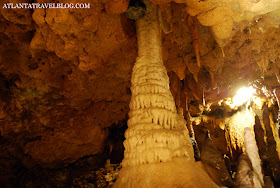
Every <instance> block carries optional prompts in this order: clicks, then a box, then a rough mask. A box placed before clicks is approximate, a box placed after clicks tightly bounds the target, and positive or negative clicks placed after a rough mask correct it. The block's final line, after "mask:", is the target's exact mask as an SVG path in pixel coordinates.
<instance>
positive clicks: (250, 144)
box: [244, 127, 264, 186]
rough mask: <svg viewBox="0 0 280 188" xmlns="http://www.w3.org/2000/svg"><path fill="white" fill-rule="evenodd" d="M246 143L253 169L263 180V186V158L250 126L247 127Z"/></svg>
mask: <svg viewBox="0 0 280 188" xmlns="http://www.w3.org/2000/svg"><path fill="white" fill-rule="evenodd" d="M244 130H245V134H244V139H245V145H246V153H247V155H248V157H249V159H250V160H251V163H252V166H253V170H254V172H255V173H256V174H257V177H258V179H259V181H260V182H261V184H262V186H263V185H264V181H263V174H262V166H261V159H260V156H259V152H258V146H257V143H256V140H255V137H254V135H253V134H252V132H251V129H250V128H249V127H245V129H244Z"/></svg>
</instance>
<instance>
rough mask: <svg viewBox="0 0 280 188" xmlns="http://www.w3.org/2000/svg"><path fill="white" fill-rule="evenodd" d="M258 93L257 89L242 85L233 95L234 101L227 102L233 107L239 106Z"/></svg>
mask: <svg viewBox="0 0 280 188" xmlns="http://www.w3.org/2000/svg"><path fill="white" fill-rule="evenodd" d="M255 93H256V90H255V89H254V88H253V87H252V86H250V87H242V88H241V89H239V91H238V92H237V94H236V95H235V96H234V97H233V99H232V101H231V102H229V101H226V104H227V105H229V106H230V107H231V108H235V107H237V106H241V105H242V104H244V103H245V102H247V101H249V100H250V99H251V98H252V97H253V95H254V94H255Z"/></svg>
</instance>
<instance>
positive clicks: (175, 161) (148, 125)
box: [114, 1, 216, 187]
mask: <svg viewBox="0 0 280 188" xmlns="http://www.w3.org/2000/svg"><path fill="white" fill-rule="evenodd" d="M145 4H146V6H147V12H146V16H145V17H144V18H143V19H139V20H137V21H136V27H137V39H138V58H137V60H136V63H135V65H134V68H133V72H132V78H131V82H132V86H131V91H132V97H131V102H130V112H129V117H130V118H129V120H128V129H127V131H126V133H125V137H126V140H125V141H124V146H125V152H124V159H123V162H122V167H123V168H122V170H121V172H120V175H119V178H118V180H117V182H116V184H115V185H114V187H174V186H178V187H216V185H215V184H214V183H213V182H212V180H211V179H210V178H209V176H208V175H207V174H206V173H205V172H204V171H203V170H202V169H200V168H199V166H196V163H195V162H194V153H193V149H192V145H191V142H190V138H189V134H188V130H187V128H186V122H185V120H184V118H183V114H182V112H181V110H178V111H179V112H181V113H180V115H178V113H177V109H176V105H175V102H174V99H173V97H172V94H171V92H170V90H169V78H168V76H167V71H166V69H165V67H164V65H163V61H162V51H161V48H162V46H161V28H160V24H159V21H158V20H159V19H158V17H159V10H158V8H157V6H155V5H153V4H152V3H151V2H149V1H145Z"/></svg>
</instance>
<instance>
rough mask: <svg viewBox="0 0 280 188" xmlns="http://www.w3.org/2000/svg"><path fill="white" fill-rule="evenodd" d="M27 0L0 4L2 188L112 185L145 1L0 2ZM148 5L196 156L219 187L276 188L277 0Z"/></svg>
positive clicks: (279, 155)
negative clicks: (34, 6)
mask: <svg viewBox="0 0 280 188" xmlns="http://www.w3.org/2000/svg"><path fill="white" fill-rule="evenodd" d="M23 2H27V3H45V2H46V1H45V0H25V1H24V0H5V1H1V2H0V7H1V9H0V10H1V11H0V187H112V186H114V183H115V182H116V180H117V178H118V175H119V171H120V170H121V169H122V165H121V163H122V161H123V159H124V152H125V147H124V145H123V142H124V141H125V139H126V137H127V135H125V132H126V130H127V129H128V126H127V122H128V120H129V118H130V115H129V111H130V109H131V106H130V101H131V100H132V88H131V80H132V78H133V76H132V71H133V66H134V64H135V62H136V61H137V57H138V55H139V54H138V52H140V51H139V50H140V49H138V45H137V42H139V41H138V37H137V32H136V26H135V25H136V24H135V23H136V22H137V20H139V19H142V18H143V17H145V14H146V6H145V3H144V2H142V1H141V0H131V1H129V0H119V1H115V0H48V1H47V2H48V3H70V2H71V3H87V4H90V8H85V9H71V8H69V9H62V8H58V9H52V8H45V9H24V8H23V9H22V8H21V9H11V8H10V9H9V8H4V5H5V3H14V4H16V3H23ZM151 2H152V3H153V5H154V6H156V7H157V8H158V10H159V14H158V20H159V24H160V30H161V38H160V39H161V42H162V45H161V49H160V52H161V56H162V62H163V64H164V67H165V68H166V71H167V75H168V79H169V89H170V92H171V94H172V98H173V100H174V103H175V106H176V109H178V112H179V111H180V112H181V115H182V117H184V119H185V122H186V125H185V128H186V129H187V130H188V133H189V135H188V138H186V139H187V140H188V142H190V143H191V144H192V146H193V148H192V150H193V151H192V152H193V153H194V156H192V157H193V159H194V160H195V161H196V163H200V165H201V166H202V168H203V169H204V171H205V172H206V173H207V174H208V175H209V177H210V178H211V179H212V181H213V182H215V184H217V185H218V186H219V187H223V186H224V187H246V186H247V187H280V138H279V121H280V110H279V105H280V103H279V102H280V60H279V56H280V28H279V25H280V0H271V1H266V0H151ZM151 55H153V54H152V53H151ZM159 121H160V120H159ZM139 134H142V133H141V132H139ZM250 153H253V154H252V155H255V156H257V158H258V160H257V162H259V163H258V165H259V166H258V168H260V169H258V168H257V167H256V166H255V165H256V162H254V161H253V159H252V158H251V154H250ZM253 158H254V157H253ZM242 167H244V168H242ZM175 168H176V167H175ZM242 173H243V174H242ZM254 178H255V179H254ZM244 181H245V182H247V183H248V182H249V183H248V185H247V184H246V185H245V184H244ZM256 181H258V182H259V183H260V185H257V184H256ZM242 183H243V184H242ZM128 187H129V186H128ZM151 187H152V186H151ZM194 187H195V186H194Z"/></svg>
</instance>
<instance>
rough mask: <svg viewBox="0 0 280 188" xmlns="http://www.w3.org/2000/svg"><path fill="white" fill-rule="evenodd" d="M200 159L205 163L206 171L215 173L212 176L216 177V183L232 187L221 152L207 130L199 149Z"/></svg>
mask: <svg viewBox="0 0 280 188" xmlns="http://www.w3.org/2000/svg"><path fill="white" fill-rule="evenodd" d="M201 161H202V162H204V164H206V168H207V171H208V172H209V171H210V169H211V171H213V173H215V175H214V176H216V177H218V179H219V181H220V183H219V182H216V183H217V184H218V183H219V184H218V185H220V186H222V185H224V186H227V187H232V186H233V182H232V179H231V177H230V175H229V173H228V170H227V168H226V165H225V161H224V159H223V158H222V155H221V153H220V152H219V151H218V149H217V148H216V146H215V145H214V143H213V140H212V139H211V136H210V131H209V130H208V131H207V133H206V136H205V142H204V144H203V145H202V149H201Z"/></svg>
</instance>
